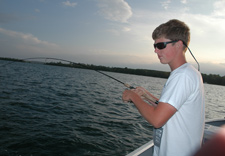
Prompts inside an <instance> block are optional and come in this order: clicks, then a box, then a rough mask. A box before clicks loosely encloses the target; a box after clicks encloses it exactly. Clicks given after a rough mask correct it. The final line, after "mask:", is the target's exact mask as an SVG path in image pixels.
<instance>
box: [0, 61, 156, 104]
mask: <svg viewBox="0 0 225 156" xmlns="http://www.w3.org/2000/svg"><path fill="white" fill-rule="evenodd" d="M35 59H36V60H37V59H45V60H58V61H64V62H68V63H71V64H73V65H77V66H80V67H86V66H84V65H82V64H78V63H75V62H73V61H68V60H65V59H59V58H53V57H32V58H25V59H20V60H19V61H26V60H35ZM12 63H15V61H12V62H9V63H6V64H3V65H1V66H0V67H4V66H6V65H9V64H12ZM92 70H94V71H96V72H98V73H100V74H102V75H105V76H106V77H109V78H111V79H113V80H115V81H117V82H119V83H121V84H123V85H124V86H125V87H127V88H129V89H135V87H133V86H131V85H129V84H127V83H124V82H122V81H120V80H118V79H116V78H114V77H112V76H110V75H108V74H106V73H103V72H101V71H99V70H95V69H92ZM145 98H146V99H148V100H149V102H150V101H151V102H153V103H155V104H158V101H157V100H155V99H154V98H153V97H151V96H148V95H145Z"/></svg>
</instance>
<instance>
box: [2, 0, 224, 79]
mask: <svg viewBox="0 0 225 156" xmlns="http://www.w3.org/2000/svg"><path fill="white" fill-rule="evenodd" d="M170 19H178V20H181V21H183V22H185V23H186V24H187V25H188V26H189V27H190V31H191V42H190V44H189V48H190V49H191V51H192V53H193V54H194V56H195V57H196V59H197V60H198V62H199V64H200V68H201V72H202V73H204V74H219V75H221V76H225V42H224V41H225V0H198V1H196V0H157V1H156V0H19V1H18V0H0V47H1V48H0V57H11V58H20V59H24V58H30V57H54V58H60V59H66V60H69V61H74V62H77V63H85V64H94V65H103V66H108V67H122V68H123V67H128V68H134V69H140V68H141V69H150V70H160V71H170V68H169V66H168V65H162V64H160V62H159V60H158V57H157V54H156V53H155V52H154V48H153V43H154V40H152V32H153V30H154V29H155V28H156V27H157V26H159V25H160V24H162V23H165V22H167V21H168V20H170ZM186 56H187V61H188V62H190V63H191V64H193V65H194V66H195V67H196V68H197V64H196V63H195V61H194V59H193V58H192V57H191V55H190V53H189V52H188V51H187V53H186Z"/></svg>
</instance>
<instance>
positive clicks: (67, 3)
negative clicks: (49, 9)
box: [62, 1, 77, 7]
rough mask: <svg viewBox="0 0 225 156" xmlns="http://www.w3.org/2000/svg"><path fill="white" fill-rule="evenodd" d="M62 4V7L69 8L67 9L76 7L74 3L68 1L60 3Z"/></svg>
mask: <svg viewBox="0 0 225 156" xmlns="http://www.w3.org/2000/svg"><path fill="white" fill-rule="evenodd" d="M62 4H63V5H64V6H69V7H75V6H76V5H77V3H75V2H70V1H65V2H62Z"/></svg>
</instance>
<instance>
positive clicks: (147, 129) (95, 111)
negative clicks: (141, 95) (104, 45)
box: [0, 61, 225, 156]
mask: <svg viewBox="0 0 225 156" xmlns="http://www.w3.org/2000/svg"><path fill="white" fill-rule="evenodd" d="M4 63H6V61H0V64H4ZM0 68H1V69H0V120H1V122H0V138H1V139H0V145H1V147H0V155H6V156H8V155H9V156H36V155H43V156H44V155H47V156H51V155H52V156H56V155H59V156H74V155H78V156H79V155H81V156H83V155H96V156H99V155H105V156H107V155H108V156H111V155H117V156H120V155H126V154H127V153H129V152H131V151H133V150H134V149H135V148H137V147H139V146H141V145H142V144H144V143H146V142H148V141H149V140H151V139H152V126H151V125H149V124H148V123H147V122H146V121H145V120H144V119H143V118H142V117H141V116H140V114H139V113H138V111H137V110H136V108H135V107H134V106H133V104H131V103H123V102H122V100H121V94H122V91H123V90H124V87H123V85H121V84H119V83H118V82H116V81H114V80H112V79H109V78H108V77H106V76H104V75H101V74H99V73H97V72H95V71H91V70H84V69H75V68H66V67H56V66H47V65H42V64H30V63H19V62H17V63H13V64H10V65H7V66H5V67H0ZM107 74H109V75H111V76H113V77H116V78H118V79H119V80H121V81H123V82H126V83H129V84H131V85H134V86H143V87H145V88H147V89H149V90H151V91H152V92H153V93H155V95H157V96H160V93H161V90H162V87H163V85H164V83H165V82H166V80H165V79H160V78H153V77H144V76H136V75H127V74H118V73H107ZM205 90H206V118H207V119H213V118H221V117H224V116H225V99H224V92H225V87H224V86H216V85H209V84H205Z"/></svg>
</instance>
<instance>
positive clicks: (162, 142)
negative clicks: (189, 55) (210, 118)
mask: <svg viewBox="0 0 225 156" xmlns="http://www.w3.org/2000/svg"><path fill="white" fill-rule="evenodd" d="M159 102H164V103H168V104H170V105H172V106H173V107H175V108H176V109H177V112H176V113H175V114H174V115H173V116H172V117H171V118H170V119H169V120H168V121H167V123H166V124H165V125H164V126H163V127H162V128H160V129H154V130H155V134H154V142H155V147H154V154H153V155H154V156H190V155H192V154H193V153H195V152H196V150H197V149H199V148H200V146H201V142H202V137H203V131H204V121H205V101H204V86H203V82H202V77H201V74H200V73H199V72H198V71H197V70H196V69H195V68H194V67H193V66H192V65H190V64H189V63H185V64H183V65H182V66H180V67H179V68H177V69H175V70H174V71H172V72H171V74H170V76H169V78H168V80H167V82H166V84H165V85H164V88H163V91H162V94H161V97H160V99H159ZM156 134H157V135H156ZM159 146H160V147H159Z"/></svg>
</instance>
